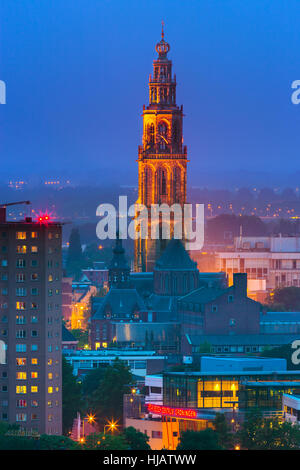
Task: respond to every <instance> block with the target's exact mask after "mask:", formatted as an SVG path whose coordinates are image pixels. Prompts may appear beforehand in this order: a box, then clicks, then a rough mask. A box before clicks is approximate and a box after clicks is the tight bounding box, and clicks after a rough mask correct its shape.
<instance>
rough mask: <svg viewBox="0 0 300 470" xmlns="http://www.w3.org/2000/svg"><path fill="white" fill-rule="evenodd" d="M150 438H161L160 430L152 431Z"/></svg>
mask: <svg viewBox="0 0 300 470" xmlns="http://www.w3.org/2000/svg"><path fill="white" fill-rule="evenodd" d="M152 439H162V432H161V431H152Z"/></svg>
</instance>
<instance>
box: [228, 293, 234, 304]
mask: <svg viewBox="0 0 300 470" xmlns="http://www.w3.org/2000/svg"><path fill="white" fill-rule="evenodd" d="M232 302H233V295H229V296H228V303H229V304H230V303H232Z"/></svg>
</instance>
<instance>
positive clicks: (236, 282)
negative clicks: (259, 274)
mask: <svg viewBox="0 0 300 470" xmlns="http://www.w3.org/2000/svg"><path fill="white" fill-rule="evenodd" d="M233 286H234V290H235V292H236V293H237V294H238V295H239V296H240V297H247V273H234V274H233Z"/></svg>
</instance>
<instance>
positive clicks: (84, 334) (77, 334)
mask: <svg viewBox="0 0 300 470" xmlns="http://www.w3.org/2000/svg"><path fill="white" fill-rule="evenodd" d="M70 332H71V333H72V335H73V336H74V338H75V339H76V340H77V341H78V345H77V347H78V349H83V347H84V346H85V345H86V344H88V342H89V332H88V331H87V330H81V329H80V328H78V329H74V330H70Z"/></svg>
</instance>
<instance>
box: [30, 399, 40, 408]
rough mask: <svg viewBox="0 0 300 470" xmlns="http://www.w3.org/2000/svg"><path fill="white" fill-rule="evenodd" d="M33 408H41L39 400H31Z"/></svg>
mask: <svg viewBox="0 0 300 470" xmlns="http://www.w3.org/2000/svg"><path fill="white" fill-rule="evenodd" d="M31 406H32V407H33V408H36V407H37V406H39V403H38V401H37V400H31Z"/></svg>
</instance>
